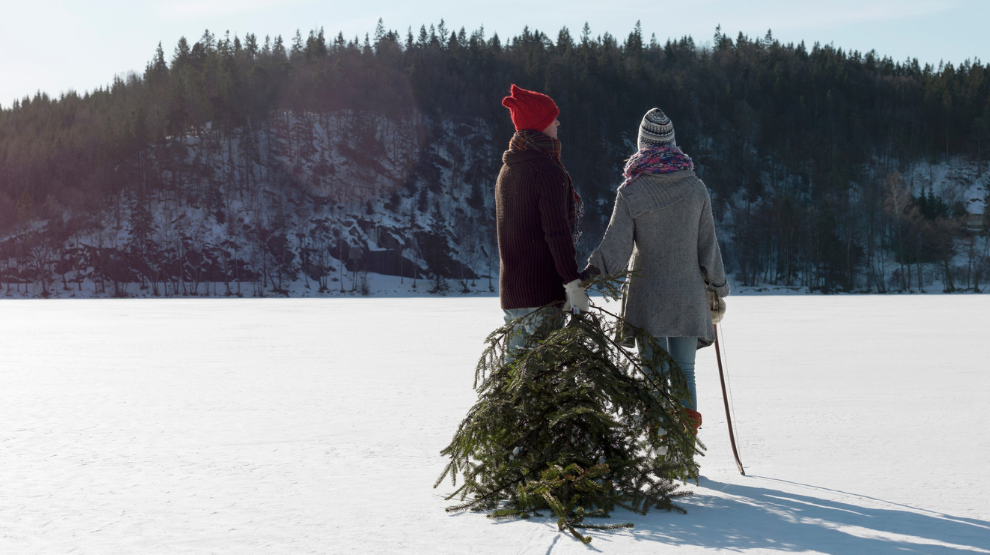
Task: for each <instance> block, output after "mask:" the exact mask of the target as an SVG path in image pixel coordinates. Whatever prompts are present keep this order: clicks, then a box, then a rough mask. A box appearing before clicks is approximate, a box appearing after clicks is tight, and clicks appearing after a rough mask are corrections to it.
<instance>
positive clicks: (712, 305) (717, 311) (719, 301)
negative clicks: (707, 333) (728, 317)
mask: <svg viewBox="0 0 990 555" xmlns="http://www.w3.org/2000/svg"><path fill="white" fill-rule="evenodd" d="M708 308H709V309H710V310H711V311H712V323H713V324H718V323H719V322H721V321H722V316H725V299H723V298H721V297H719V296H718V293H716V292H714V291H712V290H709V291H708Z"/></svg>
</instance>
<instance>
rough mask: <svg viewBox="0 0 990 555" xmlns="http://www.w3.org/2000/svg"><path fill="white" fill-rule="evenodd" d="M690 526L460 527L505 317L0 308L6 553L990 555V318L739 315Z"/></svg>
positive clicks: (227, 304)
mask: <svg viewBox="0 0 990 555" xmlns="http://www.w3.org/2000/svg"><path fill="white" fill-rule="evenodd" d="M728 303H729V312H728V315H727V316H726V320H725V322H724V325H723V331H724V347H725V351H726V353H725V354H726V355H727V364H728V370H729V375H730V378H731V386H732V391H733V393H734V403H735V419H736V423H737V435H738V439H739V444H740V451H741V455H742V459H743V462H744V464H745V465H746V470H747V474H748V475H747V476H745V477H744V476H740V475H739V474H738V472H737V471H736V469H735V464H734V463H733V461H732V456H731V452H730V450H729V444H728V439H727V432H726V427H725V416H724V412H723V410H722V401H721V394H720V390H719V386H718V373H717V369H716V364H715V352H714V349H705V350H703V351H701V352H700V353H699V366H698V370H699V397H700V401H699V402H700V405H701V406H700V409H701V412H702V413H703V414H704V418H705V423H704V426H703V428H702V430H701V438H702V440H703V441H704V442H705V443H707V444H708V447H709V454H708V456H707V457H705V458H704V459H703V460H702V475H703V478H702V480H701V484H700V486H690V487H688V488H687V489H690V490H693V491H694V493H695V495H694V496H693V497H689V498H686V499H684V500H683V502H682V504H683V506H684V507H685V508H687V510H688V514H686V515H681V514H669V513H658V512H652V513H650V514H649V515H647V516H645V517H641V516H636V515H630V514H629V513H622V512H619V513H618V514H616V516H615V518H616V521H631V522H634V523H635V528H632V529H628V530H621V531H612V532H594V533H592V536H593V537H594V541H593V542H592V543H591V545H590V547H586V546H584V545H581V544H580V543H579V542H577V541H575V540H574V539H573V538H571V537H569V536H567V535H564V534H559V533H557V531H556V526H555V525H554V524H553V523H552V522H551V521H550V520H549V518H543V519H540V518H534V519H531V520H528V521H503V522H492V521H491V520H489V519H487V518H485V517H484V515H481V514H473V513H468V514H456V515H449V514H447V513H446V512H444V510H443V508H444V507H445V506H446V505H447V503H446V502H445V501H443V499H442V496H443V494H444V493H445V492H449V491H451V489H450V486H449V483H446V484H443V485H441V486H440V488H438V489H433V487H432V486H433V482H434V480H435V478H436V477H437V475H438V474H439V472H440V471H441V469H442V467H443V464H444V460H443V459H442V458H441V457H440V455H439V451H440V449H441V448H443V447H444V446H445V445H446V444H447V442H448V441H449V440H450V438H451V436H452V434H453V432H454V430H455V428H456V426H457V424H458V423H459V422H460V419H461V418H462V417H463V416H464V414H465V412H466V410H467V409H468V408H469V407H470V406H471V404H472V403H473V401H474V398H475V395H474V392H473V391H472V389H471V384H472V381H473V374H474V372H473V368H474V364H475V361H476V358H477V356H478V354H479V353H480V350H481V347H482V341H483V339H484V337H485V335H486V334H487V333H488V332H489V331H490V330H491V329H493V328H494V327H495V326H497V325H498V324H499V323H500V322H501V312H500V310H499V308H498V301H497V299H495V298H493V297H459V298H446V299H444V298H371V299H347V298H337V299H169V300H151V299H147V300H55V301H13V300H7V301H0V553H3V554H18V555H19V554H31V553H39V554H50V553H69V552H72V553H92V554H116V553H121V554H158V553H236V554H266V555H268V554H279V553H293V554H295V553H320V554H326V553H359V554H377V553H383V554H384V553H389V554H391V553H451V554H465V553H470V554H472V555H482V554H488V553H491V554H496V553H497V554H516V553H536V554H540V555H542V554H545V553H587V552H589V550H590V551H591V552H597V551H600V552H604V553H621V554H629V553H710V552H716V551H723V550H724V551H743V552H747V553H771V552H812V553H836V554H839V553H841V554H857V553H869V554H873V553H925V554H954V553H963V552H965V553H990V473H988V472H987V468H990V464H988V463H990V432H988V430H990V406H988V404H987V398H988V394H990V364H988V363H987V359H986V345H987V342H986V337H985V336H986V334H987V332H988V331H990V299H988V298H987V297H985V296H982V295H965V296H946V295H937V296H921V295H919V296H805V295H797V296H749V297H738V298H735V297H732V298H729V299H728Z"/></svg>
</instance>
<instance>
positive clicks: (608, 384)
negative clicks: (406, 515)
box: [435, 276, 703, 543]
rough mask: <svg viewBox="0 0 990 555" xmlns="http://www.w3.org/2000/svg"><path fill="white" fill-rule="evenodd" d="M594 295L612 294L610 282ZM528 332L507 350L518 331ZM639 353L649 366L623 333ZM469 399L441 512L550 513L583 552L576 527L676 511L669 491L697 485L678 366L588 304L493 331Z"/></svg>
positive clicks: (695, 446)
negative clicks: (594, 520) (623, 513)
mask: <svg viewBox="0 0 990 555" xmlns="http://www.w3.org/2000/svg"><path fill="white" fill-rule="evenodd" d="M624 277H626V276H599V277H598V278H596V279H595V280H594V281H593V282H592V286H593V287H596V288H598V289H599V290H601V291H602V292H603V293H604V294H605V295H606V296H607V297H609V298H612V299H616V298H618V297H619V296H620V294H621V293H620V291H619V289H618V284H619V280H620V279H621V278H624ZM526 323H530V324H532V325H534V326H536V331H535V333H533V334H532V335H530V336H528V337H527V338H526V341H525V344H524V345H523V346H521V347H515V348H513V350H512V351H511V352H509V348H510V339H511V338H512V337H513V335H514V334H517V333H520V332H519V330H520V329H521V328H522V327H523V326H524V324H526ZM630 334H631V335H632V336H633V337H635V340H636V341H638V342H640V343H641V344H643V343H645V344H648V345H649V346H650V347H651V349H650V351H647V352H652V353H654V354H653V355H651V356H650V357H649V358H647V359H643V358H641V357H640V356H639V355H638V354H637V352H636V351H635V350H630V349H627V348H626V347H623V346H622V344H621V343H622V341H621V340H622V339H623V336H624V335H630ZM474 387H475V389H476V390H477V392H478V401H477V403H476V404H475V405H474V406H473V407H472V408H471V410H470V411H469V412H468V414H467V416H466V417H465V418H464V420H463V422H461V424H460V427H459V428H458V430H457V432H456V434H455V435H454V438H453V440H452V441H451V443H450V445H448V446H447V447H446V448H445V449H444V450H443V451H442V454H443V455H446V456H449V457H450V462H449V463H448V464H447V466H446V468H445V469H444V471H443V473H442V474H441V476H440V478H439V479H438V480H437V482H436V484H435V486H439V484H440V483H441V482H442V481H443V480H444V479H445V478H446V477H447V476H450V478H451V480H452V483H453V484H454V486H457V484H458V478H460V479H461V484H460V486H459V487H457V488H456V490H455V491H454V492H453V493H451V494H450V495H448V496H447V499H448V500H454V499H456V500H458V501H459V502H458V504H456V505H454V506H451V507H449V508H448V509H447V510H448V511H456V510H481V511H489V516H491V517H497V518H500V517H521V518H528V517H529V516H530V515H534V514H539V512H538V511H540V510H549V511H550V512H552V513H553V514H554V515H555V516H556V517H557V523H558V527H559V529H561V530H567V531H569V532H570V533H572V534H573V535H574V536H575V537H577V538H579V539H581V540H582V541H584V542H585V543H587V542H590V541H591V538H590V537H588V536H585V535H583V534H581V533H580V532H579V531H578V529H581V528H586V529H587V528H599V529H601V528H606V529H607V528H617V527H626V526H632V525H631V524H612V525H602V524H589V523H588V522H586V519H588V518H591V517H600V518H606V517H608V516H610V515H611V513H612V512H613V511H614V510H615V508H616V507H621V508H625V509H628V510H630V511H633V512H636V513H640V514H646V512H647V511H649V510H650V509H651V508H656V509H663V510H666V511H680V512H684V510H683V509H682V508H680V507H679V506H677V505H676V504H674V502H673V500H674V499H675V498H676V497H679V496H683V495H687V494H688V493H687V492H684V491H679V489H678V487H679V485H678V481H680V480H688V479H695V480H696V479H697V476H698V465H697V464H696V462H695V461H694V457H695V455H701V454H702V450H703V446H702V445H701V444H700V443H699V442H697V439H696V436H695V434H694V433H693V431H692V430H693V428H692V426H691V422H690V421H689V420H688V418H687V414H686V412H685V410H684V408H683V404H682V402H683V401H684V400H685V399H688V398H689V393H688V388H687V383H686V381H685V379H684V376H683V374H682V373H681V371H680V369H679V368H678V367H677V364H676V362H674V360H673V359H672V358H670V355H669V354H667V352H666V351H665V350H664V349H663V348H662V347H660V345H659V344H658V342H657V341H656V340H655V339H654V338H653V337H652V336H650V334H649V333H647V332H646V331H645V330H636V329H634V328H633V327H632V326H630V325H629V324H628V323H627V322H625V321H623V320H622V319H621V318H620V317H619V316H618V315H615V314H612V313H610V312H608V311H606V310H605V309H603V308H601V307H598V306H596V305H592V307H591V311H589V312H586V313H583V314H580V315H573V314H564V313H561V311H560V306H559V305H556V306H554V305H548V306H546V307H543V308H541V309H540V310H538V311H536V312H534V313H532V314H530V315H528V316H526V317H525V319H523V320H516V321H514V322H510V323H509V324H506V325H505V326H502V327H500V328H498V329H497V330H495V331H494V332H492V333H491V334H490V335H489V336H488V339H487V347H486V349H485V351H484V353H483V354H482V356H481V359H480V360H479V361H478V366H477V369H476V374H475V386H474Z"/></svg>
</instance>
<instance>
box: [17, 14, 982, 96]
mask: <svg viewBox="0 0 990 555" xmlns="http://www.w3.org/2000/svg"><path fill="white" fill-rule="evenodd" d="M379 18H382V19H383V20H384V22H385V26H386V27H388V28H389V29H396V30H399V31H401V32H402V33H403V34H404V33H405V31H406V29H407V28H409V27H412V28H413V30H414V31H417V30H418V29H419V26H420V25H423V24H425V25H427V27H428V26H429V25H430V24H431V23H438V22H439V21H440V20H441V19H444V20H445V22H446V24H447V27H448V28H452V29H460V28H461V27H465V28H466V29H467V30H468V31H469V32H470V31H472V30H475V29H477V28H479V27H481V26H482V25H483V26H484V28H485V31H486V35H487V36H489V37H490V36H491V34H492V33H493V32H497V33H498V34H499V36H500V37H501V38H502V39H503V40H504V39H505V38H507V37H509V36H514V35H516V34H518V33H520V32H521V31H522V29H523V27H524V26H526V25H528V26H529V27H530V29H539V30H541V31H543V32H545V33H547V34H548V35H549V36H550V37H551V38H556V36H557V32H558V31H559V30H560V29H561V27H565V26H566V27H568V28H569V29H570V30H571V31H572V35H574V36H577V35H578V34H579V33H580V30H581V28H582V27H583V26H584V24H585V22H587V23H588V24H589V25H590V27H591V32H592V35H595V36H597V35H601V34H603V33H605V32H609V33H611V34H613V35H615V36H617V37H619V38H620V41H621V40H622V39H624V38H625V37H626V36H628V34H629V33H630V32H631V31H632V29H633V27H634V26H635V24H636V21H641V25H642V28H643V32H644V35H645V36H646V37H647V38H649V37H650V35H651V34H655V35H656V37H657V39H659V40H660V41H661V42H665V41H666V40H667V39H668V38H675V39H676V38H680V37H683V36H685V35H691V36H692V37H694V39H695V41H696V42H698V43H699V44H704V43H706V42H710V41H711V37H712V36H713V34H714V31H715V26H716V25H721V26H722V31H723V32H725V33H726V34H728V35H729V36H730V37H733V38H734V37H735V36H736V35H737V34H738V33H739V32H743V33H745V34H747V35H749V36H750V37H756V36H763V35H765V34H766V32H767V30H768V29H771V30H772V31H773V34H774V36H775V37H776V38H778V39H779V40H781V41H783V42H800V41H802V40H803V41H805V42H806V43H807V45H808V46H811V45H812V44H813V43H814V42H816V41H817V42H821V43H823V44H826V43H833V44H835V45H836V46H839V47H842V48H844V49H854V50H860V51H863V52H866V51H869V50H871V49H875V50H876V51H877V52H878V53H879V54H881V55H889V56H891V57H893V58H894V59H895V60H898V61H902V60H905V59H907V58H909V57H912V58H918V60H919V61H920V62H921V63H922V64H924V63H931V64H933V65H938V63H939V62H940V61H943V60H944V61H951V62H953V63H956V64H958V63H960V62H962V61H964V60H965V59H974V58H979V59H981V60H984V61H987V60H990V35H988V34H987V28H988V27H987V23H986V22H987V21H990V1H986V0H939V1H936V0H896V1H895V0H836V1H831V2H826V1H817V2H806V1H800V2H798V1H794V0H788V1H781V0H748V1H747V2H739V1H738V0H694V1H690V2H684V1H677V2H675V1H668V0H652V1H651V2H642V1H633V0H606V1H603V0H597V1H589V0H570V1H569V2H566V3H564V2H537V1H528V2H521V1H517V0H501V1H499V2H465V1H463V0H420V1H417V2H413V1H410V0H366V1H359V2H354V1H350V2H341V1H336V0H329V1H328V0H322V1H320V0H146V1H141V0H32V1H30V2H27V1H24V0H0V53H2V54H0V106H3V107H6V108H9V107H10V106H11V103H12V102H13V100H14V99H19V98H22V97H24V96H26V95H33V94H34V93H35V92H37V91H43V92H46V93H48V94H49V95H52V96H58V95H59V94H60V93H62V92H65V91H68V90H75V91H77V92H79V93H82V92H84V91H90V90H93V89H95V88H97V87H99V86H105V85H107V84H108V83H110V82H111V81H112V80H113V77H114V76H115V75H125V74H127V73H128V72H129V71H135V72H138V73H141V72H142V71H143V70H144V67H145V65H146V64H147V62H148V61H149V60H150V59H151V58H152V56H153V55H154V52H155V48H156V47H157V45H158V43H159V42H161V44H162V47H163V48H164V49H165V52H166V56H167V58H169V59H170V58H171V55H172V52H173V50H174V48H175V44H176V42H177V41H178V39H179V37H181V36H185V37H186V38H187V39H190V42H193V41H195V40H196V39H198V38H199V37H200V36H201V35H202V34H203V31H204V30H205V29H209V30H210V31H211V32H213V33H214V34H215V35H217V36H222V35H223V33H224V32H226V31H230V33H231V36H233V35H235V34H236V35H238V36H241V37H243V36H244V35H245V34H246V33H255V34H256V35H258V37H259V38H263V37H264V36H265V35H271V36H272V37H274V36H276V35H282V36H283V37H284V38H285V39H286V41H288V40H289V38H290V37H291V36H292V35H293V34H294V33H295V31H296V29H299V30H301V31H302V33H303V35H304V36H305V35H306V34H308V32H309V31H310V30H311V29H318V28H320V27H322V28H324V30H325V31H326V34H327V35H328V36H331V35H336V34H337V32H338V31H342V32H343V33H344V36H345V37H347V38H349V39H350V38H353V37H355V36H360V37H362V38H363V37H364V34H365V33H374V29H375V25H376V23H377V21H378V19H379Z"/></svg>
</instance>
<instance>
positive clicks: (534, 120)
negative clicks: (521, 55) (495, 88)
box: [502, 85, 560, 131]
mask: <svg viewBox="0 0 990 555" xmlns="http://www.w3.org/2000/svg"><path fill="white" fill-rule="evenodd" d="M509 92H510V96H507V97H505V98H503V99H502V106H505V107H506V108H508V109H509V114H510V116H511V117H512V125H514V126H515V127H516V131H522V130H523V129H532V130H534V131H543V130H544V129H546V128H547V127H550V124H551V123H553V121H554V120H555V119H557V116H559V115H560V110H559V109H558V108H557V104H556V103H554V101H553V99H552V98H550V97H549V96H547V95H545V94H540V93H538V92H534V91H527V90H526V89H523V88H520V87H517V86H515V85H512V87H510V88H509Z"/></svg>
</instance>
